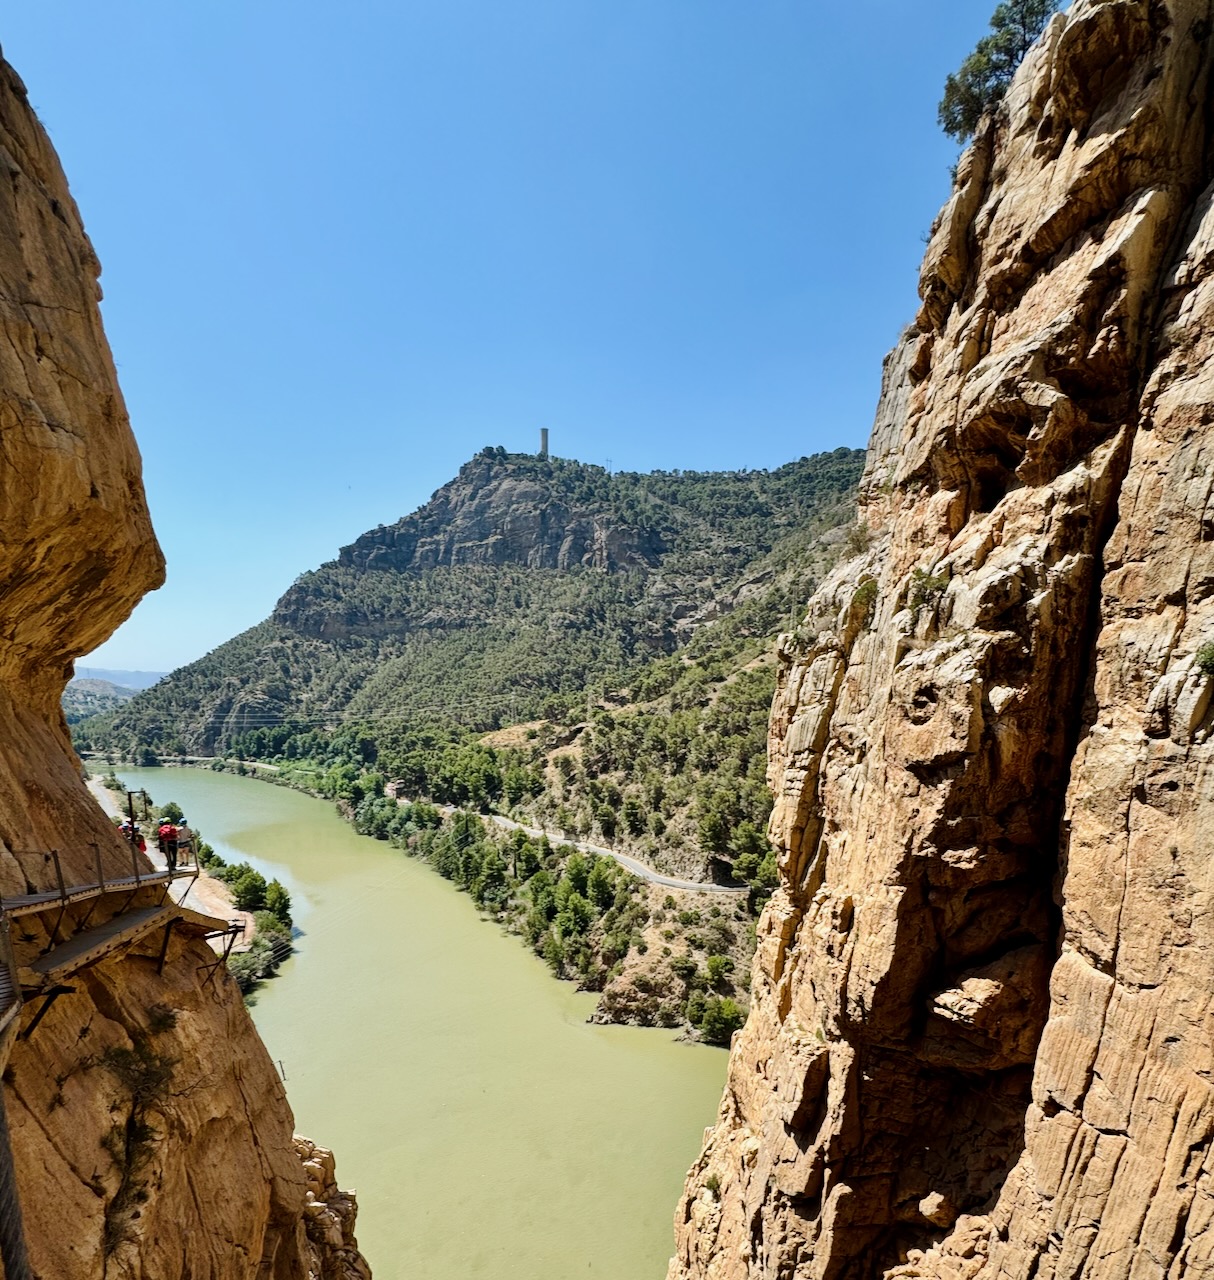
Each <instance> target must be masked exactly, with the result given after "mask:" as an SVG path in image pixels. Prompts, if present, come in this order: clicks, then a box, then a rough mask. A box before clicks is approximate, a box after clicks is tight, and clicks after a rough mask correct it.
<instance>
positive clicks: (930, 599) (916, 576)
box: [908, 569, 948, 609]
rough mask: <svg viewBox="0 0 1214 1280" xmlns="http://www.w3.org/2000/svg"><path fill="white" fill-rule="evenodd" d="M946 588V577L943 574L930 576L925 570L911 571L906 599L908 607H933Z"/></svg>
mask: <svg viewBox="0 0 1214 1280" xmlns="http://www.w3.org/2000/svg"><path fill="white" fill-rule="evenodd" d="M947 586H948V577H947V575H945V574H932V573H931V572H929V571H928V570H927V569H914V570H912V572H911V581H910V593H909V597H908V599H909V603H910V607H911V608H912V609H921V608H923V606H924V605H934V604H935V603H936V602H937V601H938V600H939V599H940V597H941V596H942V595H943V594H944V589H945V588H946V587H947Z"/></svg>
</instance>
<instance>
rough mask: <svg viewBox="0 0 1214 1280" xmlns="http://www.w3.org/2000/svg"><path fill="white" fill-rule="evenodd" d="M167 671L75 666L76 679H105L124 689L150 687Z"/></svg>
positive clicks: (162, 677) (161, 678)
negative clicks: (116, 669)
mask: <svg viewBox="0 0 1214 1280" xmlns="http://www.w3.org/2000/svg"><path fill="white" fill-rule="evenodd" d="M168 674H169V673H168V672H167V671H112V670H110V669H109V668H108V667H77V668H76V679H77V680H105V681H108V682H109V683H110V684H116V685H119V686H121V687H122V688H124V689H135V690H139V689H150V688H151V687H152V685H154V684H155V683H156V681H157V680H163V679H164V677H165V676H167V675H168Z"/></svg>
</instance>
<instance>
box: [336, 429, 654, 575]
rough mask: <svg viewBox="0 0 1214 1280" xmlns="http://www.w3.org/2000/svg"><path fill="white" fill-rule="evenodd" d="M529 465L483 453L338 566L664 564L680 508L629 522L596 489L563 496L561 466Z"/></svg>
mask: <svg viewBox="0 0 1214 1280" xmlns="http://www.w3.org/2000/svg"><path fill="white" fill-rule="evenodd" d="M523 462H524V460H523V459H522V458H519V457H515V458H514V459H511V458H510V457H509V455H507V454H506V453H505V451H504V450H503V451H501V452H500V454H499V453H498V451H496V450H493V449H486V450H484V451H482V452H481V453H478V454H477V455H476V457H475V458H473V459H472V460H471V461H470V462H466V463H464V465H463V466H462V467H460V470H459V475H458V476H457V477H456V478H455V479H454V480H452V481H451V482H450V483H449V484H445V485H443V487H442V488H441V489H440V490H439V491H438V492H437V493H436V494H435V495H434V496H433V497H432V498H431V499H430V501H429V502H428V503H426V505H425V506H424V507H422V508H421V509H420V510H418V511H416V512H414V513H413V514H412V515H409V516H405V517H404V519H402V520H398V521H397V522H396V523H395V524H393V525H388V526H386V527H383V528H379V529H372V530H371V531H370V532H368V533H364V534H363V535H362V537H361V538H359V539H358V540H357V541H356V542H354V543H353V544H352V545H351V546H348V547H343V548H342V551H341V556H340V558H339V561H338V563H340V564H342V565H350V566H354V567H356V568H359V569H394V570H396V571H397V572H398V573H400V572H406V571H408V570H417V569H433V568H435V567H437V566H438V565H471V564H479V565H504V564H516V565H525V566H526V567H527V568H530V569H562V570H567V569H572V568H577V567H582V568H593V569H603V570H609V571H615V570H620V569H626V568H631V567H642V568H650V569H652V568H655V567H656V566H657V565H658V564H659V563H660V562H661V558H662V555H663V554H664V553H665V552H666V551H667V550H668V549H669V537H670V534H671V532H672V530H671V528H670V527H669V526H670V520H671V517H672V514H673V513H668V512H666V513H662V514H663V515H664V516H665V519H661V518H660V523H654V524H650V523H647V524H639V523H632V524H630V523H627V522H625V521H622V520H621V519H620V518H619V514H618V512H614V511H612V510H611V509H610V506H609V505H608V504H607V503H605V502H602V501H596V500H595V498H594V496H592V495H589V494H578V493H576V492H569V491H564V492H562V489H561V486H559V484H554V483H553V477H554V476H556V477H559V476H560V464H559V462H556V461H549V460H548V459H546V458H544V459H540V458H535V459H532V458H527V459H526V460H525V465H524V466H522V467H520V463H523ZM605 474H606V473H604V475H605ZM663 524H664V525H666V526H667V527H666V528H665V529H663V528H662V527H661V526H662V525H663Z"/></svg>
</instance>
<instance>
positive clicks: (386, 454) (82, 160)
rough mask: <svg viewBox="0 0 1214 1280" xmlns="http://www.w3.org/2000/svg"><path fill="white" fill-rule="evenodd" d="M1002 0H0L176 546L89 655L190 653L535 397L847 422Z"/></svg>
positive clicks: (582, 437) (573, 406)
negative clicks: (93, 251)
mask: <svg viewBox="0 0 1214 1280" xmlns="http://www.w3.org/2000/svg"><path fill="white" fill-rule="evenodd" d="M989 9H990V5H988V4H986V3H978V4H974V3H962V2H961V0H933V3H931V4H908V3H906V0H867V2H863V0H862V2H860V3H851V4H846V5H830V6H828V5H822V4H818V3H814V2H813V0H754V2H752V3H749V4H746V5H742V4H739V3H737V2H736V0H617V2H616V3H614V4H610V5H609V4H604V3H602V2H601V0H599V2H591V0H516V2H515V3H514V4H511V5H501V4H497V3H495V4H490V3H486V2H484V0H432V2H427V3H410V2H402V0H345V2H344V3H337V2H336V0H326V2H324V3H321V2H319V0H291V2H290V3H287V2H286V0H258V2H257V3H255V4H252V3H249V2H248V0H209V2H208V3H206V4H203V3H201V0H175V2H174V3H172V4H164V3H163V2H162V0H141V2H135V0H107V3H106V4H104V5H99V4H97V3H96V2H95V0H57V3H56V4H54V5H28V6H23V7H14V8H13V9H12V10H11V11H10V12H9V13H8V14H7V15H6V18H5V22H4V24H3V28H2V34H3V41H4V52H5V56H6V57H7V58H8V60H9V61H10V62H12V63H13V65H14V66H15V67H16V68H17V70H18V72H19V73H20V74H21V75H22V77H23V78H24V79H25V81H26V83H27V85H28V87H29V90H30V98H31V101H32V102H33V104H34V106H35V108H36V109H37V110H38V112H39V114H40V115H41V117H42V119H43V121H44V122H45V124H46V125H47V127H48V129H49V130H50V133H51V136H52V138H53V139H54V142H55V145H56V146H57V148H58V150H59V153H60V156H61V157H62V159H63V163H64V166H65V168H66V170H67V174H68V177H69V180H70V181H71V183H72V189H73V192H74V194H75V197H76V199H77V202H78V203H79V205H80V207H81V210H82V212H83V215H84V219H85V224H86V226H87V227H88V229H89V232H90V234H91V236H92V238H93V241H94V244H95V246H96V248H97V251H98V253H99V255H100V257H101V261H102V263H103V266H104V274H103V277H102V283H103V285H104V288H105V294H106V300H105V303H104V304H103V305H104V314H105V321H106V327H107V331H108V333H109V338H110V342H111V345H112V347H113V349H114V355H115V359H116V361H117V363H118V370H119V376H120V378H121V380H122V385H123V388H124V391H125V394H126V398H127V402H128V407H129V409H130V413H131V419H132V422H133V424H134V428H135V434H136V436H137V438H138V440H139V443H140V447H141V449H142V452H143V458H144V468H145V482H146V485H147V489H148V495H149V499H150V502H151V507H152V515H153V518H154V520H155V523H156V528H157V531H158V533H159V536H160V540H161V544H162V546H163V547H164V550H165V554H166V556H167V558H168V563H169V581H168V584H167V585H166V586H165V587H164V588H163V589H162V590H161V591H159V592H157V593H155V594H154V595H152V596H149V597H148V598H147V599H146V600H145V601H144V603H143V604H142V605H140V607H139V609H138V610H137V611H136V614H135V615H134V618H133V619H132V621H131V622H130V623H128V624H127V625H126V626H124V627H123V628H122V629H121V630H120V631H119V632H118V633H117V634H116V635H115V636H114V638H113V639H111V640H110V641H109V642H107V644H106V645H104V646H103V647H102V648H101V649H99V650H97V651H96V652H95V654H94V655H93V656H91V657H89V658H87V659H84V660H83V661H84V662H85V663H86V664H87V665H93V666H108V667H131V668H143V669H152V670H163V669H168V668H171V667H173V666H176V665H179V664H181V663H183V662H187V661H190V660H192V659H193V658H196V657H199V656H201V655H202V654H203V653H204V652H206V651H207V650H209V649H211V648H213V647H214V646H215V645H216V644H219V643H221V642H222V641H223V640H225V639H227V638H228V637H230V636H231V635H234V634H235V633H237V632H238V631H240V630H242V629H244V628H245V627H247V626H250V625H252V624H253V623H254V622H257V621H258V620H260V619H261V618H263V617H265V616H266V614H267V613H268V612H269V611H270V609H271V607H272V606H273V603H274V601H275V599H276V598H277V597H278V595H279V594H280V593H281V592H282V591H283V590H284V589H285V588H286V587H287V586H288V585H289V584H290V583H291V581H292V580H293V579H294V578H295V577H296V576H297V575H298V574H299V573H301V572H302V571H304V570H306V569H309V568H312V567H314V566H315V565H317V564H319V563H320V562H322V561H324V560H327V559H331V558H332V557H333V556H334V555H335V554H336V551H337V549H338V548H339V547H340V546H341V545H343V544H344V543H348V542H350V541H351V540H352V539H353V538H354V537H356V536H357V535H358V534H359V533H360V532H362V531H363V530H364V529H367V528H370V527H372V526H374V525H377V524H380V523H390V522H391V521H393V520H395V519H397V518H398V517H399V516H401V515H403V514H405V513H406V512H408V511H411V510H412V509H413V508H415V507H416V506H418V505H419V504H420V503H422V502H424V501H425V499H426V498H427V497H428V496H429V494H430V493H431V492H432V491H433V490H434V489H435V488H437V487H438V486H439V485H440V484H442V483H443V482H444V481H445V480H447V479H449V478H450V477H451V476H452V475H453V474H454V473H455V471H456V470H457V468H458V467H459V465H460V463H461V462H463V461H464V460H466V459H467V458H468V457H469V456H470V455H471V454H472V453H474V452H475V451H476V450H477V449H479V448H481V447H482V446H484V445H486V444H502V445H505V446H506V447H507V448H508V449H511V450H530V449H533V448H535V446H536V442H537V437H538V430H539V428H540V427H541V426H547V427H549V428H550V430H551V432H552V449H553V452H554V453H558V454H561V455H562V456H567V457H577V458H581V459H584V460H586V461H590V462H599V463H602V462H605V461H606V460H607V459H610V460H611V465H612V466H613V467H614V468H616V469H621V468H626V469H634V470H647V469H650V468H654V467H663V468H674V467H683V468H718V467H769V466H778V465H779V464H781V463H783V462H786V461H788V460H789V459H790V458H794V457H799V456H800V455H802V454H805V453H811V452H814V451H816V450H819V449H830V448H834V447H836V446H837V445H840V444H846V445H862V444H863V443H864V442H865V440H866V438H867V434H868V428H869V425H870V422H871V418H872V411H873V407H874V405H875V401H876V395H877V389H878V382H879V377H880V364H881V358H882V356H883V354H884V353H885V351H886V350H887V349H888V348H889V347H890V346H891V345H892V343H893V342H894V340H895V338H896V337H897V334H898V332H899V330H900V328H901V326H902V325H903V324H904V323H906V322H907V321H908V320H909V319H910V318H911V317H912V316H913V314H914V310H915V306H916V301H917V300H916V294H915V284H916V275H917V268H918V261H919V258H920V255H921V254H922V250H923V244H922V238H923V234H924V232H925V231H926V229H927V228H928V226H929V225H930V223H931V220H932V217H933V216H934V214H935V211H936V210H937V208H938V207H939V205H940V204H941V203H942V202H943V200H944V199H945V198H946V196H947V194H948V173H947V170H948V166H949V164H950V163H951V162H952V161H953V159H954V158H955V155H956V148H955V146H954V145H953V144H952V143H951V142H949V140H948V139H946V138H944V137H943V136H942V135H941V133H940V132H939V129H938V128H937V126H936V121H935V108H936V103H937V101H938V99H939V96H940V90H941V86H942V84H943V81H944V77H945V75H946V74H947V72H948V71H950V70H952V69H954V68H955V67H956V66H957V64H958V63H959V62H960V61H961V59H962V58H963V56H964V55H965V53H966V52H967V51H968V50H969V49H970V48H971V47H972V46H973V44H974V42H975V40H976V39H977V38H978V37H979V36H980V35H981V34H982V33H983V32H984V31H985V29H986V23H987V19H988V17H989Z"/></svg>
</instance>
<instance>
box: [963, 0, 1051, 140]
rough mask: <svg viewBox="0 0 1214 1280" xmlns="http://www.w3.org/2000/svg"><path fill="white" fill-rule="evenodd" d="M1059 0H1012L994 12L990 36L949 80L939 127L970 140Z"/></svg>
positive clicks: (1006, 85) (997, 99) (1009, 80)
mask: <svg viewBox="0 0 1214 1280" xmlns="http://www.w3.org/2000/svg"><path fill="white" fill-rule="evenodd" d="M1057 8H1058V0H1007V2H1006V3H1005V4H1001V5H999V7H998V8H997V9H996V10H995V12H994V14H992V16H991V34H990V35H989V36H983V37H982V39H981V40H979V41H978V44H977V46H976V47H975V49H974V51H973V53H971V54H970V55H969V57H968V58H966V60H965V61H964V62H963V63H962V64H961V67H960V69H959V70H958V71H957V73H956V74H955V75H951V76H949V78H948V79H947V80H946V81H945V82H944V97H943V98H941V100H940V110H939V119H940V127H941V128H942V129H943V130H944V132H945V133H947V134H948V135H949V136H950V137H952V138H956V139H957V141H958V142H965V141H966V140H967V139H968V138H970V137H971V136H972V135H973V133H974V130H975V129H977V127H978V121H979V120H981V119H982V117H983V116H984V115H985V114H986V113H987V112H988V111H992V110H993V109H994V108H995V107H997V106H998V105H999V103H1000V102H1002V101H1003V95H1004V94H1005V93H1006V92H1007V87H1008V85H1009V84H1011V82H1012V77H1013V76H1014V75H1015V74H1016V68H1017V67H1018V66H1019V65H1020V64H1021V62H1023V61H1024V55H1025V54H1026V53H1028V51H1029V49H1031V48H1032V46H1033V42H1034V41H1035V40H1036V39H1037V37H1038V36H1039V35H1040V34H1041V33H1042V31H1044V30H1045V24H1046V23H1047V22H1048V21H1049V19H1050V15H1051V14H1052V13H1053V12H1054V11H1055V10H1056V9H1057Z"/></svg>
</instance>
